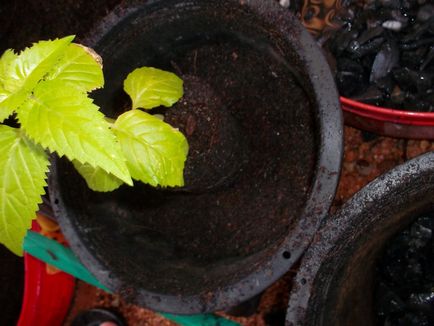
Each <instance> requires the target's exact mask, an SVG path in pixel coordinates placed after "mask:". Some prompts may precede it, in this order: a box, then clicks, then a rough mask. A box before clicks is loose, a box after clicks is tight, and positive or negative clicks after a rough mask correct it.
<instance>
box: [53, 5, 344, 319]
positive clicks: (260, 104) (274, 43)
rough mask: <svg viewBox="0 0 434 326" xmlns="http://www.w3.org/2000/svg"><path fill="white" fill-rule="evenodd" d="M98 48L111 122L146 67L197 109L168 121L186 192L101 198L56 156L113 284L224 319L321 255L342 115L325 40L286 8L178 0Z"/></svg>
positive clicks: (128, 20) (94, 267)
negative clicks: (169, 79) (183, 161)
mask: <svg viewBox="0 0 434 326" xmlns="http://www.w3.org/2000/svg"><path fill="white" fill-rule="evenodd" d="M88 45H90V46H93V47H94V48H95V49H96V50H97V52H99V53H100V54H101V55H102V57H103V61H104V72H105V76H106V86H105V89H104V90H103V91H101V92H99V93H97V94H96V95H95V98H96V102H97V103H98V104H99V105H100V106H101V107H102V109H103V111H104V112H105V113H106V114H107V115H109V116H116V115H117V114H119V113H120V112H122V109H123V107H124V106H125V105H126V104H128V102H127V98H126V96H125V94H124V93H123V91H122V82H123V80H124V79H125V77H126V76H127V74H128V73H129V72H130V71H132V70H133V69H135V68H137V67H139V66H143V65H149V66H155V67H158V68H162V69H166V70H172V71H175V72H177V73H179V74H181V75H182V76H183V77H184V79H185V89H186V92H185V93H186V95H185V100H186V101H187V103H188V104H187V105H186V106H183V105H182V104H179V105H177V106H176V107H175V108H172V109H170V110H169V111H168V112H167V115H166V119H167V120H168V121H170V122H171V123H172V124H174V125H175V126H176V127H178V128H180V129H181V130H182V131H183V132H185V133H186V134H187V137H188V140H189V144H190V153H189V158H188V160H187V165H186V170H185V177H186V186H185V187H184V188H182V189H177V190H175V191H173V190H163V189H152V188H150V187H148V186H145V185H141V184H137V185H136V186H135V187H134V188H129V187H122V188H121V189H119V190H118V191H115V192H113V193H108V194H100V193H94V192H92V191H90V190H88V189H87V187H86V185H85V183H84V181H83V180H81V178H80V177H79V176H78V175H77V173H76V172H75V171H74V169H73V168H72V166H71V164H69V163H68V162H67V161H65V160H59V159H56V160H55V161H54V162H53V165H52V169H51V171H52V173H51V178H50V195H51V199H52V203H53V207H54V210H55V214H56V215H57V217H58V220H59V222H60V224H61V227H62V230H63V232H64V234H65V236H66V237H67V239H68V241H69V242H70V245H71V247H72V249H73V250H74V251H75V253H76V254H77V255H78V256H79V258H80V259H81V260H82V262H83V263H84V264H85V265H86V266H87V267H88V268H89V269H90V271H91V272H92V273H93V274H94V275H95V276H96V277H97V278H98V279H99V280H100V281H101V282H102V283H103V284H105V285H106V286H107V287H109V288H110V289H112V290H113V291H115V292H120V293H121V294H122V295H123V296H124V297H126V298H127V299H129V300H131V301H133V302H135V303H138V304H140V305H143V306H147V307H150V308H153V309H155V310H159V311H167V312H173V313H184V314H190V313H199V312H205V311H213V310H218V309H223V308H228V307H231V306H234V305H236V304H238V303H240V302H243V301H245V300H246V299H248V298H250V297H252V296H254V295H256V294H258V293H260V292H261V291H263V290H264V289H265V288H266V287H268V286H269V285H270V284H271V283H272V282H274V281H275V280H277V279H278V278H279V277H280V276H281V275H282V274H283V273H285V272H286V271H287V270H288V269H289V268H290V266H291V265H292V264H293V263H294V262H295V261H296V260H297V259H298V258H299V257H300V255H301V254H302V253H303V251H304V250H305V248H306V247H307V246H308V244H309V243H310V241H311V238H312V235H313V234H314V233H315V231H316V230H317V228H318V226H319V223H320V221H321V220H322V219H323V217H324V216H325V214H326V212H327V211H328V208H329V206H330V203H331V200H332V199H333V197H334V193H335V189H336V185H337V181H338V176H339V171H340V164H341V155H342V117H341V112H340V106H339V101H338V96H337V92H336V89H335V86H334V83H333V79H332V76H331V74H330V72H329V69H328V66H327V64H326V62H325V60H324V59H323V57H322V55H321V53H320V51H319V49H318V48H317V46H316V44H315V43H314V41H313V40H312V39H311V37H310V36H309V35H308V33H307V32H306V31H305V30H304V29H303V28H302V27H301V26H300V24H299V22H298V21H297V20H296V19H295V18H294V17H292V16H290V15H289V13H288V12H287V11H285V10H284V9H283V8H281V7H280V6H279V5H278V4H277V3H276V2H275V1H271V0H270V1H262V0H254V1H253V0H252V1H234V0H225V1H205V0H203V1H199V0H195V1H181V0H168V1H149V2H147V3H146V4H142V5H140V6H138V7H136V8H130V9H124V8H123V7H120V8H118V9H117V10H115V11H114V12H113V13H112V14H111V15H110V16H109V17H108V18H107V19H106V20H105V21H104V22H103V23H102V24H101V26H100V28H99V29H98V31H97V32H95V33H93V34H92V35H91V36H90V37H89V44H88ZM181 102H183V101H181ZM191 121H194V123H191Z"/></svg>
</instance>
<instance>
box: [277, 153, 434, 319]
mask: <svg viewBox="0 0 434 326" xmlns="http://www.w3.org/2000/svg"><path fill="white" fill-rule="evenodd" d="M433 174H434V152H429V153H425V154H422V155H420V156H417V157H416V158H413V159H411V160H409V161H407V162H404V163H402V164H400V165H398V166H396V167H394V168H393V169H391V170H389V171H388V172H386V173H384V174H382V175H380V176H379V177H377V178H376V179H374V180H373V181H371V182H370V183H368V184H367V185H366V186H364V187H363V188H362V189H361V190H359V191H358V192H357V193H356V194H355V195H353V196H352V197H351V198H350V199H349V200H348V201H347V202H346V203H345V204H344V205H343V206H342V207H341V208H340V209H339V210H338V211H337V212H336V213H335V214H333V216H332V217H330V218H329V219H328V220H327V222H326V223H324V224H323V225H322V226H321V227H320V229H319V230H318V232H317V234H316V235H315V240H314V241H313V242H312V244H311V245H310V247H309V249H308V250H307V251H306V253H305V255H304V256H303V258H302V260H301V263H300V268H299V270H298V272H297V275H296V277H295V279H294V287H293V289H292V291H291V293H290V297H289V303H288V309H287V315H286V325H287V326H294V325H305V320H306V318H307V317H308V309H309V305H310V300H311V299H312V298H313V297H314V296H315V295H316V294H315V293H314V292H315V281H316V277H317V275H318V272H319V271H320V269H321V267H322V266H323V263H324V262H325V261H327V259H328V258H329V257H331V256H334V255H335V249H336V246H338V245H339V242H340V240H342V237H343V236H344V235H345V233H346V232H348V230H349V229H354V230H355V232H362V231H361V230H360V229H361V226H363V225H365V224H366V221H365V216H366V215H367V214H366V212H367V211H368V210H369V209H370V205H369V203H374V202H379V201H380V200H381V198H387V197H389V194H390V193H393V192H394V191H396V190H397V189H399V188H402V187H403V184H404V185H409V184H412V183H413V182H415V181H416V180H423V179H424V178H427V176H429V175H433ZM360 203H367V204H366V205H362V206H361V205H360ZM376 221H377V220H375V222H376ZM355 237H356V236H355ZM338 254H339V253H338Z"/></svg>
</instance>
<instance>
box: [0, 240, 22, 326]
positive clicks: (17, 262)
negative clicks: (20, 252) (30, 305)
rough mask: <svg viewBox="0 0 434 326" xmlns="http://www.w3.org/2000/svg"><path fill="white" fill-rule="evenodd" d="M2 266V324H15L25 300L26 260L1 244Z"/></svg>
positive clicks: (0, 301) (0, 258)
mask: <svg viewBox="0 0 434 326" xmlns="http://www.w3.org/2000/svg"><path fill="white" fill-rule="evenodd" d="M0 266H1V268H0V307H1V312H2V315H1V318H0V320H1V322H0V324H2V325H15V324H16V323H17V321H18V317H19V314H20V310H21V304H22V302H23V291H24V262H23V259H22V258H21V257H17V256H15V255H14V254H12V253H11V252H10V251H9V250H7V249H6V248H5V247H3V246H0Z"/></svg>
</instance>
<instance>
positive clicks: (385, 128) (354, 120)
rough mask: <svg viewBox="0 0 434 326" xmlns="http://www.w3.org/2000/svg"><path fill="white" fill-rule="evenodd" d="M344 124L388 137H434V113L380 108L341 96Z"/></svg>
mask: <svg viewBox="0 0 434 326" xmlns="http://www.w3.org/2000/svg"><path fill="white" fill-rule="evenodd" d="M340 100H341V104H342V109H343V112H344V119H345V124H347V125H350V126H352V127H355V128H358V129H362V130H367V131H370V132H374V133H376V134H380V135H383V136H388V137H396V138H411V139H434V113H432V112H413V111H402V110H392V109H387V108H382V107H379V106H374V105H369V104H365V103H361V102H357V101H353V100H350V99H349V98H346V97H341V98H340Z"/></svg>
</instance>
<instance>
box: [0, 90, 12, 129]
mask: <svg viewBox="0 0 434 326" xmlns="http://www.w3.org/2000/svg"><path fill="white" fill-rule="evenodd" d="M9 95H10V94H9V92H7V91H6V90H5V89H4V88H3V86H2V85H0V122H3V120H4V119H6V118H7V117H9V116H10V115H11V114H12V113H13V112H14V109H13V107H10V106H9V105H7V103H6V101H7V98H8V97H9Z"/></svg>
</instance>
